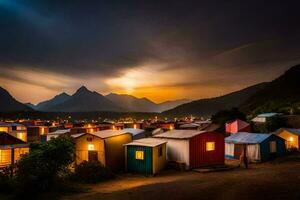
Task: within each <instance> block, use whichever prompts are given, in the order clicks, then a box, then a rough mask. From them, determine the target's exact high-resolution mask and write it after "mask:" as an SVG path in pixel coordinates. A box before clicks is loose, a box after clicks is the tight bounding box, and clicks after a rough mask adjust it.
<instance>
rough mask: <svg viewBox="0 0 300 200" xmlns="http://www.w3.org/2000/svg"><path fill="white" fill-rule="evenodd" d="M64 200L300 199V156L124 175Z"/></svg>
mask: <svg viewBox="0 0 300 200" xmlns="http://www.w3.org/2000/svg"><path fill="white" fill-rule="evenodd" d="M90 187H91V189H90V190H89V191H88V192H87V193H82V194H76V195H70V196H65V197H63V198H62V199H66V200H67V199H72V200H74V199H75V200H76V199H88V200H93V199H106V200H109V199H116V200H117V199H120V200H126V199H134V200H139V199H143V200H144V199H151V200H153V199H155V200H159V199H164V200H166V199H171V200H177V199H245V200H247V199H249V200H250V199H251V200H253V199H270V200H271V199H272V200H274V199H289V200H290V199H300V156H290V157H288V158H284V159H278V160H276V161H273V162H268V163H264V164H256V165H250V169H248V170H245V169H234V170H231V171H224V172H213V173H206V174H202V173H197V172H177V171H165V172H164V173H163V174H161V175H160V176H157V177H143V176H122V177H119V178H117V179H116V180H113V181H109V182H105V183H100V184H96V185H90Z"/></svg>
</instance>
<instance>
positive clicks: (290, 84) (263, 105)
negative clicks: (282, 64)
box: [241, 65, 300, 112]
mask: <svg viewBox="0 0 300 200" xmlns="http://www.w3.org/2000/svg"><path fill="white" fill-rule="evenodd" d="M294 106H296V107H297V108H295V109H298V111H299V106H300V65H296V66H294V67H292V68H290V69H289V70H287V71H286V72H285V73H284V74H283V75H281V76H280V77H278V78H276V79H275V80H273V81H272V82H270V83H268V84H267V85H266V87H264V88H263V89H261V90H259V91H258V92H257V93H255V94H254V95H252V96H251V97H250V98H248V99H247V101H245V102H244V103H243V104H242V105H241V109H242V110H244V111H246V112H250V111H252V112H253V111H257V112H270V111H274V112H285V111H287V110H285V109H288V110H290V109H293V107H294Z"/></svg>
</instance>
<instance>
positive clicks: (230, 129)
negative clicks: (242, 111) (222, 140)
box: [225, 119, 251, 134]
mask: <svg viewBox="0 0 300 200" xmlns="http://www.w3.org/2000/svg"><path fill="white" fill-rule="evenodd" d="M225 128H226V133H230V134H234V133H238V132H251V126H250V124H249V123H247V122H245V121H243V120H240V119H237V120H234V121H230V122H227V123H226V124H225Z"/></svg>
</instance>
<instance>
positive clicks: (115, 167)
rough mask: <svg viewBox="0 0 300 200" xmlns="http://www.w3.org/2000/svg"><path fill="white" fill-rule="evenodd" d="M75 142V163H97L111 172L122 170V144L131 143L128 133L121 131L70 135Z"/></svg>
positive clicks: (123, 161) (123, 159)
mask: <svg viewBox="0 0 300 200" xmlns="http://www.w3.org/2000/svg"><path fill="white" fill-rule="evenodd" d="M71 137H73V138H74V140H75V148H76V152H75V154H76V158H75V163H76V164H80V163H81V162H82V161H98V162H100V163H101V164H102V165H103V166H105V167H108V168H109V169H111V170H112V171H121V170H124V163H125V156H124V155H125V152H124V146H123V145H124V144H127V143H129V142H131V141H132V136H131V134H130V133H127V132H124V131H122V130H103V131H98V132H95V133H81V134H76V135H71Z"/></svg>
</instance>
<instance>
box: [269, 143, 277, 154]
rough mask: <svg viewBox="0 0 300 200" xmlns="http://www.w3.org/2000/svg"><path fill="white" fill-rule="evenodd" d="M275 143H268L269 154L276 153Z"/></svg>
mask: <svg viewBox="0 0 300 200" xmlns="http://www.w3.org/2000/svg"><path fill="white" fill-rule="evenodd" d="M276 149H277V148H276V141H271V142H270V153H276Z"/></svg>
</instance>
